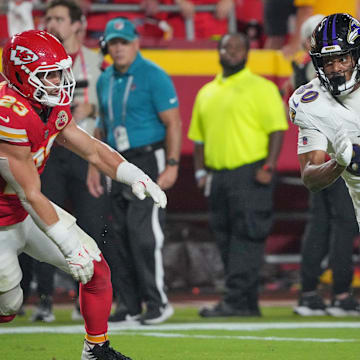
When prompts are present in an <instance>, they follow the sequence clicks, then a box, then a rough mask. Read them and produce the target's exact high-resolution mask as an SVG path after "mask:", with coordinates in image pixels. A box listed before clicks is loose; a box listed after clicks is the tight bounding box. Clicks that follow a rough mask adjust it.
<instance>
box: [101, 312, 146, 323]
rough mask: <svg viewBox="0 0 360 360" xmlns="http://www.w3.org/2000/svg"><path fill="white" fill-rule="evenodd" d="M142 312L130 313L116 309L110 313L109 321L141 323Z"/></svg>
mask: <svg viewBox="0 0 360 360" xmlns="http://www.w3.org/2000/svg"><path fill="white" fill-rule="evenodd" d="M139 320H140V314H137V315H130V314H129V313H128V312H127V311H116V312H114V314H112V315H110V317H109V320H108V321H109V322H111V323H129V324H130V323H132V324H135V323H139Z"/></svg>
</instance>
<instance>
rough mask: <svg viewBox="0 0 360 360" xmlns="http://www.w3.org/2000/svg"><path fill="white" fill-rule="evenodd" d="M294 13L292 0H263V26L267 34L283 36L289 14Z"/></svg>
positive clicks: (294, 8)
mask: <svg viewBox="0 0 360 360" xmlns="http://www.w3.org/2000/svg"><path fill="white" fill-rule="evenodd" d="M295 13H296V7H295V5H294V0H265V4H264V28H265V34H266V35H267V36H285V35H286V34H287V33H288V21H289V17H290V15H294V14H295Z"/></svg>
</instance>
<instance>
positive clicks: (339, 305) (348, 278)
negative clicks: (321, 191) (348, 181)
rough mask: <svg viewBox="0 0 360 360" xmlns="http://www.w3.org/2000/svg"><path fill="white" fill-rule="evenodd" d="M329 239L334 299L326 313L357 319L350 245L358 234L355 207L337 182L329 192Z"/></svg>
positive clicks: (341, 183) (344, 187)
mask: <svg viewBox="0 0 360 360" xmlns="http://www.w3.org/2000/svg"><path fill="white" fill-rule="evenodd" d="M329 199H330V208H331V223H332V225H333V227H332V230H333V232H332V235H333V236H332V238H331V247H330V252H329V266H330V268H331V270H332V274H333V298H332V301H331V305H330V306H329V307H328V308H327V313H328V314H330V315H333V316H346V315H359V312H360V306H359V303H358V301H357V300H356V299H355V297H354V296H353V295H352V289H351V282H352V278H353V272H354V269H353V260H352V255H353V244H354V238H355V236H356V235H357V233H358V224H357V221H356V217H355V211H354V206H353V203H352V200H351V198H350V195H349V193H348V190H347V187H346V185H345V183H344V181H343V180H342V179H341V178H340V179H338V181H336V182H335V183H334V184H333V185H332V186H331V187H330V188H329Z"/></svg>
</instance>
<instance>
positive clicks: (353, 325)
mask: <svg viewBox="0 0 360 360" xmlns="http://www.w3.org/2000/svg"><path fill="white" fill-rule="evenodd" d="M335 328H336V329H359V328H360V321H357V322H354V321H349V322H346V321H343V322H335V321H323V322H275V323H245V322H241V323H186V324H160V325H153V326H149V325H139V324H136V323H132V324H121V325H120V324H114V323H110V324H109V332H110V333H115V332H118V331H124V330H127V331H129V333H131V332H132V331H136V332H138V333H140V332H147V333H148V332H149V331H189V330H223V331H261V330H284V329H285V330H286V329H335ZM83 332H84V326H83V325H68V326H49V325H46V324H44V325H42V326H22V327H11V326H10V324H5V325H2V326H0V335H1V334H28V333H64V334H78V333H83Z"/></svg>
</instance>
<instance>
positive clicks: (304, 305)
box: [294, 294, 326, 316]
mask: <svg viewBox="0 0 360 360" xmlns="http://www.w3.org/2000/svg"><path fill="white" fill-rule="evenodd" d="M294 313H295V314H297V315H300V316H324V315H326V305H325V303H324V301H323V299H322V297H321V296H319V295H318V294H315V295H308V296H304V295H303V296H301V298H300V300H299V304H298V306H296V307H294Z"/></svg>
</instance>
